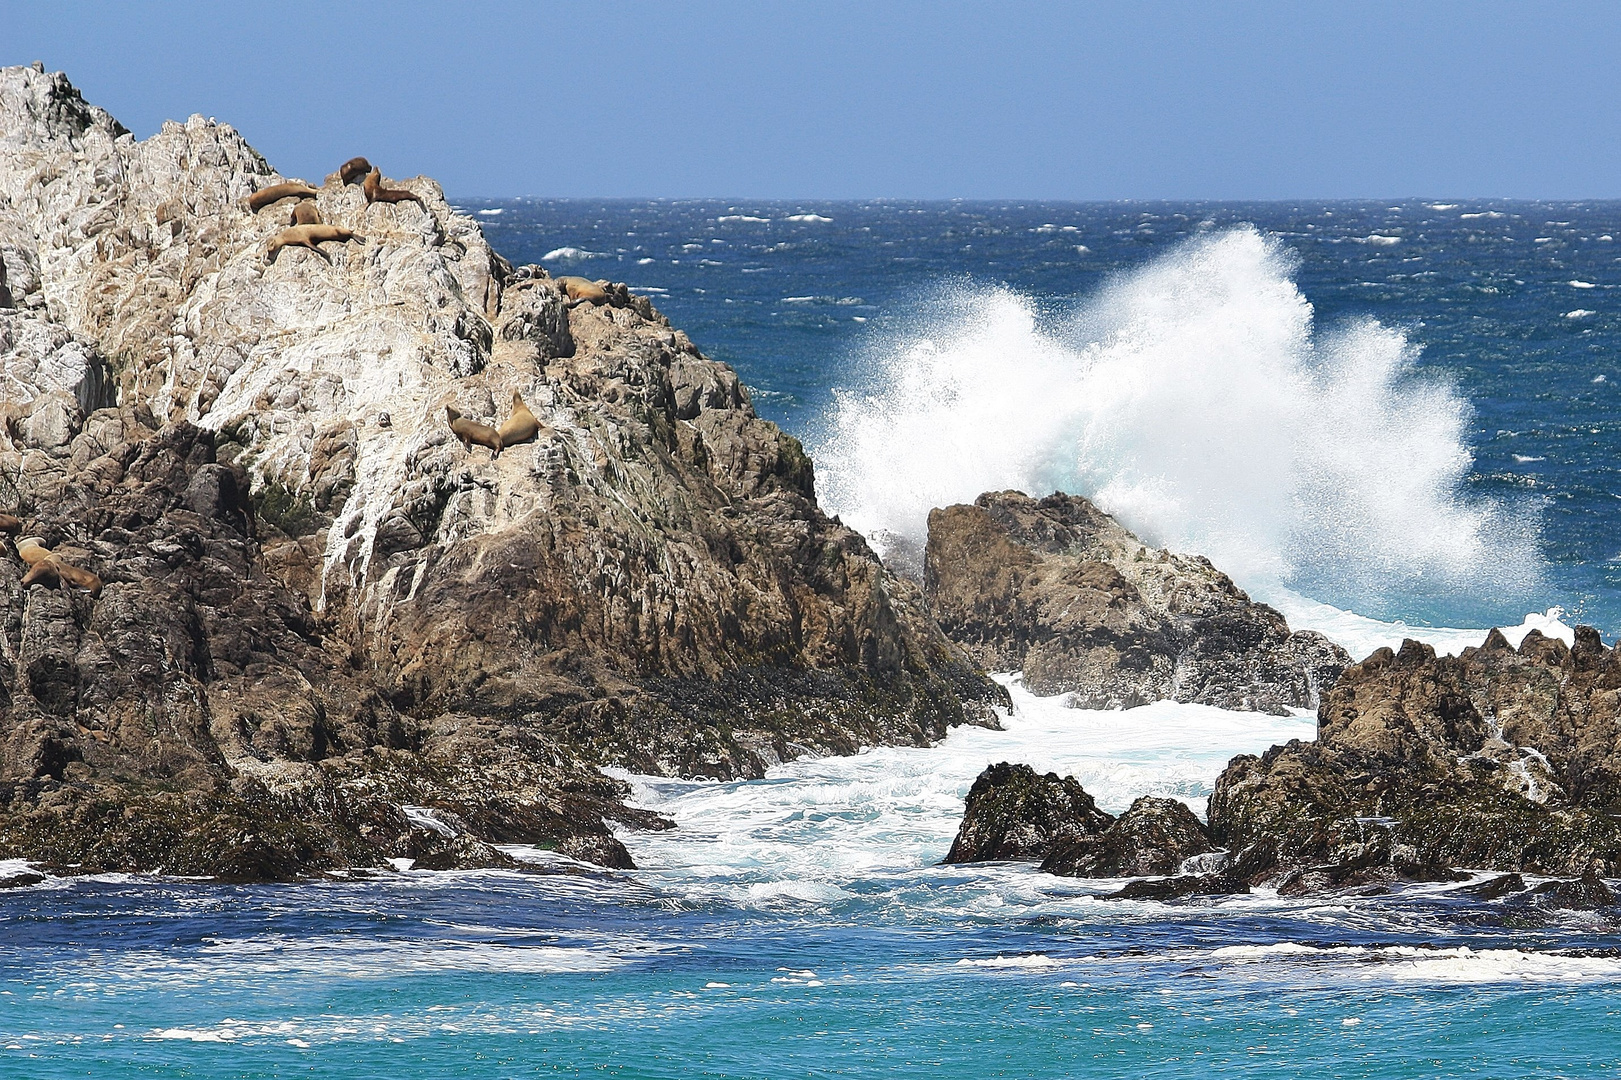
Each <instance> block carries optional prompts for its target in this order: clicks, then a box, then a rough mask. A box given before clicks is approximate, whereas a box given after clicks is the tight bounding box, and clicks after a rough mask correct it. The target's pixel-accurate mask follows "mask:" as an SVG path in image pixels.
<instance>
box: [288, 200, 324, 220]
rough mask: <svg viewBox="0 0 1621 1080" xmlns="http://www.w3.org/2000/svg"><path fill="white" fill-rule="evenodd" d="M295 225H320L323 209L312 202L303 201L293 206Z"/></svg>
mask: <svg viewBox="0 0 1621 1080" xmlns="http://www.w3.org/2000/svg"><path fill="white" fill-rule="evenodd" d="M292 223H293V224H294V225H320V224H322V221H321V210H320V208H319V207H317V206H316V205H315V204H314V203H312V202H301V203H299V204H298V205H297V206H294V207H293V221H292Z"/></svg>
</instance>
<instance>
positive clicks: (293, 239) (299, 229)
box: [265, 225, 366, 261]
mask: <svg viewBox="0 0 1621 1080" xmlns="http://www.w3.org/2000/svg"><path fill="white" fill-rule="evenodd" d="M328 240H359V241H361V242H362V243H364V242H365V240H366V238H365V237H364V236H356V235H355V233H354V230H353V229H346V228H344V227H343V226H342V225H293V226H291V227H289V228H286V229H283V230H282V231H281V232H279V233H277V234H276V235H275V236H273V237H272V238H271V240H270V246H269V247H268V248H266V249H265V259H266V260H267V261H270V260H274V259H275V257H276V252H278V251H280V250H281V249H282V248H284V247H307V248H309V249H310V250H311V251H315V252H319V251H320V250H321V249H320V248H318V247H316V246H315V245H317V244H324V243H326V242H327V241H328Z"/></svg>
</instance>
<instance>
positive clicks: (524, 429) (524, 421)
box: [497, 390, 540, 450]
mask: <svg viewBox="0 0 1621 1080" xmlns="http://www.w3.org/2000/svg"><path fill="white" fill-rule="evenodd" d="M497 434H499V435H500V436H501V448H502V449H503V450H504V449H506V448H507V447H509V446H517V445H518V444H519V443H526V442H528V441H529V440H530V439H533V438H534V437H535V436H536V435H538V434H540V421H539V420H536V419H535V414H534V413H532V412H530V411H529V406H528V405H525V404H524V401H523V395H521V394H519V393H518V391H516V390H514V391H513V392H512V415H511V416H509V417H507V422H506V423H504V424H502V425H501V430H500V431H499V432H498V433H497Z"/></svg>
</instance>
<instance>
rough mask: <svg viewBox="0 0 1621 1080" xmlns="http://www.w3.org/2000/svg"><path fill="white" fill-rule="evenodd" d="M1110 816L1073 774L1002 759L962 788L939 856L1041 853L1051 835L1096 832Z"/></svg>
mask: <svg viewBox="0 0 1621 1080" xmlns="http://www.w3.org/2000/svg"><path fill="white" fill-rule="evenodd" d="M1113 820H1114V819H1113V818H1112V817H1110V815H1108V814H1106V813H1104V812H1103V811H1102V810H1099V809H1098V808H1097V804H1096V803H1095V802H1093V800H1092V796H1090V795H1088V794H1087V793H1086V792H1085V791H1084V790H1083V789H1082V788H1081V785H1080V784H1079V783H1077V782H1076V780H1075V778H1074V777H1072V776H1066V777H1062V778H1060V777H1059V776H1058V774H1057V773H1047V774H1046V775H1044V776H1043V775H1040V774H1038V773H1037V772H1036V771H1035V770H1034V769H1032V768H1031V767H1030V766H1028V765H1014V764H1010V763H1008V762H1005V761H1004V762H1002V763H1000V764H997V765H992V766H990V767H989V768H987V769H986V770H985V771H984V772H982V773H980V774H979V776H978V777H977V778H976V779H975V780H974V786H973V787H971V788H970V789H969V790H968V798H967V803H966V807H965V809H964V813H963V820H962V825H961V826H960V827H959V828H958V829H957V837H956V839H955V840H953V841H952V844H951V850H950V852H948V853H947V855H946V857H945V861H946V862H947V863H966V862H984V861H987V860H992V859H1041V858H1045V857H1046V855H1047V852H1048V850H1049V849H1050V848H1051V847H1052V845H1053V844H1054V842H1055V841H1058V840H1061V839H1065V838H1071V837H1081V836H1088V835H1092V834H1095V833H1098V832H1101V831H1102V830H1103V829H1105V828H1107V827H1108V826H1109V825H1110V824H1111V823H1112V822H1113Z"/></svg>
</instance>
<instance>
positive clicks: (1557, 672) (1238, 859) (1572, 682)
mask: <svg viewBox="0 0 1621 1080" xmlns="http://www.w3.org/2000/svg"><path fill="white" fill-rule="evenodd" d="M1617 687H1621V658H1618V657H1617V655H1616V653H1615V651H1614V650H1611V649H1607V648H1605V647H1604V645H1603V644H1602V643H1601V641H1600V640H1599V636H1598V633H1597V631H1595V630H1593V629H1592V628H1591V627H1578V628H1577V630H1576V645H1575V648H1574V649H1571V648H1567V647H1566V646H1565V645H1564V644H1563V642H1561V641H1558V640H1557V639H1552V638H1547V637H1544V636H1543V635H1541V634H1540V633H1538V632H1536V631H1532V632H1531V633H1530V634H1528V635H1526V637H1525V640H1524V641H1523V642H1522V643H1521V645H1520V648H1519V649H1517V650H1516V649H1513V648H1511V647H1510V646H1509V644H1508V642H1507V641H1506V639H1505V638H1504V637H1503V635H1502V634H1501V633H1500V632H1498V631H1495V630H1494V631H1493V632H1492V633H1491V634H1490V635H1489V636H1488V637H1487V639H1486V642H1485V643H1484V644H1483V645H1482V646H1481V647H1480V648H1470V649H1465V650H1464V652H1463V653H1462V655H1460V656H1457V657H1437V656H1436V655H1435V651H1434V650H1433V649H1431V648H1430V647H1429V646H1427V645H1423V644H1421V643H1419V642H1416V641H1408V642H1405V643H1404V644H1403V646H1402V648H1401V650H1400V652H1392V651H1391V650H1389V649H1380V650H1378V651H1376V652H1375V653H1373V655H1371V656H1369V657H1368V658H1367V659H1366V660H1364V661H1362V662H1361V663H1360V664H1355V665H1353V666H1351V667H1350V668H1347V669H1346V671H1345V672H1344V674H1343V675H1342V676H1341V677H1340V680H1339V682H1338V683H1337V684H1336V685H1335V687H1334V688H1333V690H1332V691H1330V692H1329V694H1328V695H1327V696H1326V697H1325V698H1324V700H1323V702H1322V704H1321V706H1320V707H1319V709H1318V724H1317V727H1318V738H1317V740H1316V742H1312V743H1305V742H1300V741H1294V742H1290V743H1289V744H1288V745H1286V746H1275V747H1273V748H1272V749H1270V750H1268V751H1267V752H1266V753H1265V754H1263V755H1261V756H1260V757H1254V756H1250V755H1244V756H1240V757H1237V758H1234V759H1233V761H1232V763H1231V764H1230V765H1229V766H1228V768H1227V770H1226V771H1225V772H1223V773H1222V775H1221V777H1220V778H1219V779H1218V780H1217V782H1216V786H1215V790H1214V792H1213V793H1212V795H1211V798H1210V832H1211V836H1212V839H1213V840H1215V841H1216V842H1218V843H1221V844H1224V845H1225V846H1227V847H1228V848H1229V849H1230V850H1231V851H1232V852H1233V853H1234V862H1235V865H1236V866H1237V867H1239V868H1240V870H1241V872H1242V873H1244V874H1245V875H1246V876H1247V877H1248V878H1249V879H1250V880H1253V881H1261V880H1268V879H1273V880H1287V879H1290V878H1293V879H1295V880H1297V881H1302V882H1305V883H1306V884H1307V885H1308V886H1310V887H1317V886H1319V885H1321V886H1322V887H1337V886H1339V885H1342V884H1345V883H1354V882H1375V881H1378V880H1385V881H1392V880H1442V879H1445V878H1446V877H1447V876H1449V875H1451V871H1450V870H1449V869H1448V868H1449V867H1455V866H1470V867H1479V868H1485V869H1492V870H1500V871H1513V872H1527V873H1537V874H1581V873H1584V872H1586V871H1587V870H1588V869H1589V867H1596V869H1597V871H1598V872H1599V873H1603V874H1607V875H1615V874H1617V873H1621V822H1618V821H1617V818H1616V817H1615V813H1616V811H1617V810H1618V809H1621V708H1618V705H1617V697H1616V688H1617Z"/></svg>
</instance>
